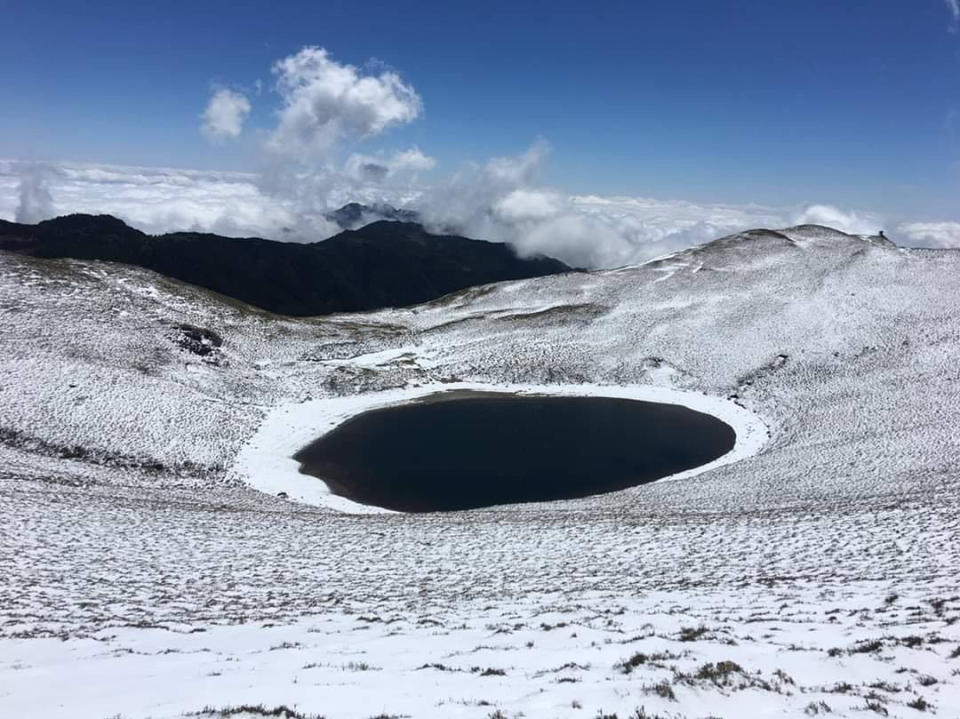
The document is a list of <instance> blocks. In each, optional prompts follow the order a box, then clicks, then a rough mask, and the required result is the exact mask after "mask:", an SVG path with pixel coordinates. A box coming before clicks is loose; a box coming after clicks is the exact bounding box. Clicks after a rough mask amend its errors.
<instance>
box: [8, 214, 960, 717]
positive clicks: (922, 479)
mask: <svg viewBox="0 0 960 719" xmlns="http://www.w3.org/2000/svg"><path fill="white" fill-rule="evenodd" d="M958 317H960V257H958V255H957V253H954V252H950V251H922V250H902V249H898V248H896V247H894V246H892V245H890V244H887V243H885V242H883V241H882V240H879V239H876V238H861V237H854V236H848V235H843V234H841V233H836V232H833V231H829V230H826V229H823V228H816V227H803V228H793V229H791V230H786V231H783V232H782V233H771V232H752V233H743V234H741V235H737V236H733V237H731V238H727V239H724V240H721V241H718V242H715V243H711V244H709V245H706V246H703V247H699V248H694V249H692V250H688V251H685V252H682V253H679V254H677V255H674V256H671V257H668V258H664V259H662V260H659V261H655V262H652V263H647V264H645V265H641V266H638V267H630V268H624V269H622V270H615V271H609V272H599V273H591V274H571V275H566V276H559V277H553V278H543V279H539V280H530V281H523V282H515V283H507V284H503V285H497V286H490V287H483V288H477V289H474V290H468V291H465V292H462V293H459V294H457V295H454V296H450V297H447V298H443V299H442V300H438V301H436V302H433V303H430V304H428V305H423V306H420V307H417V308H412V309H404V310H391V311H384V312H379V313H370V314H364V315H352V316H346V315H342V316H336V317H330V318H322V319H317V320H292V319H286V318H278V317H274V316H271V315H268V314H265V313H261V312H258V311H256V310H253V309H251V308H249V307H245V306H241V305H239V304H237V303H234V302H230V301H227V300H224V299H223V298H219V297H217V296H214V295H211V294H209V293H206V292H203V291H200V290H197V289H195V288H191V287H187V286H183V285H179V284H177V283H173V282H169V281H167V280H164V279H163V278H160V277H158V276H156V275H153V274H151V273H148V272H143V271H139V270H135V269H131V268H125V267H119V266H110V265H105V264H97V263H83V262H63V261H57V262H50V261H37V260H31V259H28V258H22V257H16V256H12V255H2V256H0V338H2V343H3V349H4V352H3V353H2V356H0V364H2V367H0V372H2V377H3V378H4V379H3V381H2V383H0V512H2V515H3V517H4V521H3V522H2V523H0V573H2V576H3V581H2V582H0V715H3V716H44V717H47V716H63V717H71V718H73V717H105V716H122V717H147V716H150V717H180V716H185V715H191V714H194V715H196V714H199V715H200V716H258V715H263V714H265V713H267V714H270V713H273V714H272V715H280V714H282V713H283V712H284V711H286V710H289V711H288V713H289V715H291V716H297V715H302V716H314V715H317V716H326V717H328V718H329V719H339V718H340V717H343V718H346V719H350V718H361V719H366V718H368V717H377V716H410V717H478V718H479V717H518V716H526V717H586V718H588V719H595V718H596V717H602V716H614V715H616V716H618V717H620V718H621V719H623V718H624V717H643V716H649V717H653V716H661V717H690V718H693V717H745V716H758V717H759V716H805V715H811V716H814V715H830V716H853V717H861V716H871V715H874V714H876V715H880V716H902V717H913V716H921V715H923V714H925V713H935V714H936V715H938V716H944V717H954V716H960V688H958V685H960V625H958V623H957V619H958V618H960V580H958V579H957V577H956V575H957V574H958V569H960V519H958V517H960V512H958V509H960V507H958V505H960V502H958V498H960V492H958V478H957V467H958V464H960V440H958V438H957V434H956V427H957V426H958V424H960V384H958V380H960V370H958V369H957V364H956V357H957V356H958V354H960V321H958V319H957V318H958ZM182 325H190V326H194V327H203V328H207V329H210V330H213V331H215V332H216V333H218V334H219V335H220V336H222V337H223V340H224V342H223V345H222V347H220V348H219V349H213V350H211V351H209V352H207V353H205V354H204V353H197V351H196V350H197V347H196V346H195V344H194V345H191V343H190V342H188V341H185V334H184V333H185V332H186V330H185V329H184V328H183V327H182ZM440 386H443V387H447V388H456V387H472V388H483V387H492V388H498V389H504V388H510V389H512V390H517V391H519V390H521V389H522V388H536V391H550V392H580V391H587V390H585V389H584V387H588V388H589V391H591V392H593V391H596V392H597V393H618V392H639V393H641V394H642V393H653V394H656V393H661V395H662V396H670V397H681V396H682V397H687V398H698V399H695V400H690V401H697V402H703V403H706V404H711V405H712V406H713V408H714V409H715V410H717V411H723V409H722V408H724V407H726V408H728V409H729V411H731V412H734V413H739V414H738V416H739V417H741V419H742V420H743V421H744V422H745V423H747V424H745V425H742V426H740V425H735V426H738V429H741V434H742V435H744V436H746V435H747V434H750V436H751V438H752V439H751V442H753V444H750V445H749V451H743V452H742V454H739V455H737V456H736V457H735V459H737V461H735V462H729V463H725V464H720V465H718V466H716V467H714V468H712V469H708V471H705V472H702V473H700V474H695V475H691V476H685V477H680V478H677V479H676V480H675V481H661V482H658V483H655V484H651V485H646V486H642V487H637V488H633V489H630V490H626V491H623V492H617V493H613V494H608V495H602V496H598V497H591V498H586V499H583V500H576V501H570V502H557V503H542V504H528V505H519V506H510V507H496V508H490V509H487V510H480V511H473V512H462V513H450V514H432V515H404V514H396V513H354V511H355V510H357V507H356V506H348V505H344V504H338V503H337V501H336V499H335V498H331V497H330V495H328V494H326V493H325V492H324V491H323V488H322V487H318V486H317V480H314V479H312V478H309V477H305V476H304V477H300V476H298V475H296V474H294V473H292V472H291V471H290V465H289V455H288V454H287V452H288V450H289V449H290V446H293V445H294V444H296V443H297V442H299V441H300V439H301V438H302V437H304V436H306V437H312V436H313V435H312V433H313V432H315V431H322V428H323V427H322V424H323V422H327V423H328V424H329V422H335V421H338V419H337V418H338V417H340V418H342V417H343V416H346V415H349V414H351V413H353V412H355V411H360V410H362V409H363V408H364V407H368V406H374V405H376V404H380V403H383V402H388V401H395V400H396V399H397V398H400V399H402V398H405V397H407V396H416V395H419V394H421V393H425V392H429V391H433V390H434V389H435V388H436V387H440ZM576 388H580V389H579V390H578V389H576ZM637 388H640V389H637ZM646 396H648V397H649V396H652V395H650V394H647V395H646ZM337 407H339V408H340V409H336V408H337ZM718 408H719V409H718ZM324 412H328V413H330V414H329V415H324V414H323V413H324ZM721 416H722V415H721ZM751 423H752V424H751ZM747 426H749V427H752V428H753V430H751V431H750V432H749V433H748V432H746V430H745V429H744V428H745V427H747ZM761 427H762V428H764V429H765V432H764V431H763V430H761V429H760V428H761ZM766 432H768V433H769V435H768V436H767V434H766ZM761 433H762V434H763V436H761ZM761 440H762V441H761ZM294 469H295V466H294ZM298 480H299V481H300V482H302V487H303V489H302V490H301V489H300V488H299V487H296V486H295V485H296V482H297V481H298ZM277 483H279V484H277ZM278 487H282V488H283V491H288V490H289V491H288V494H289V497H288V498H286V499H284V498H281V497H278V496H276V492H277V491H280V489H278ZM260 490H264V491H260ZM301 499H302V500H305V501H300V500H301ZM340 510H347V511H340ZM283 708H286V709H283Z"/></svg>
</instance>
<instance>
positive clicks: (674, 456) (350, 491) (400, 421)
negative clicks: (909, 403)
mask: <svg viewBox="0 0 960 719" xmlns="http://www.w3.org/2000/svg"><path fill="white" fill-rule="evenodd" d="M734 440H735V434H734V431H733V429H732V428H731V427H730V426H729V425H727V424H725V423H724V422H722V421H720V420H719V419H717V418H716V417H712V416H710V415H707V414H702V413H700V412H695V411H693V410H690V409H687V408H686V407H679V406H676V405H668V404H657V403H653V402H639V401H635V400H625V399H613V398H609V397H516V396H510V395H501V394H492V393H469V394H465V393H460V394H458V395H455V396H453V397H444V396H442V395H438V396H434V397H431V398H427V399H426V400H421V401H419V402H415V403H411V404H406V405H401V406H397V407H388V408H385V409H378V410H373V411H370V412H367V413H365V414H361V415H358V416H356V417H354V418H353V419H350V420H348V421H347V422H345V423H344V424H342V425H340V426H339V427H337V428H336V429H334V430H333V431H332V432H330V433H328V434H326V435H325V436H323V437H321V438H319V439H318V440H316V441H314V442H313V443H312V444H310V445H308V446H306V447H304V448H303V449H302V450H300V451H299V452H298V453H297V454H296V455H295V459H297V460H298V461H299V462H300V463H301V467H300V471H301V472H304V473H306V474H311V475H314V476H316V477H320V478H322V479H323V480H324V481H325V482H326V483H327V484H328V485H329V486H330V489H331V491H333V492H334V493H336V494H339V495H341V496H344V497H347V498H349V499H352V500H354V501H357V502H361V503H363V504H372V505H377V506H380V507H386V508H388V509H397V510H401V511H406V512H430V511H449V510H457V509H471V508H475V507H487V506H491V505H495V504H511V503H516V502H534V501H543V500H552V499H569V498H574V497H584V496H587V495H591V494H600V493H602V492H612V491H615V490H618V489H624V488H626V487H631V486H633V485H637V484H644V483H646V482H651V481H653V480H655V479H659V478H660V477H665V476H667V475H670V474H674V473H676V472H681V471H683V470H685V469H691V468H693V467H697V466H699V465H701V464H706V463H707V462H710V461H711V460H714V459H716V458H717V457H720V456H721V455H723V454H726V453H727V452H728V451H730V450H731V449H732V448H733V444H734Z"/></svg>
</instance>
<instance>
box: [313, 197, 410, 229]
mask: <svg viewBox="0 0 960 719" xmlns="http://www.w3.org/2000/svg"><path fill="white" fill-rule="evenodd" d="M324 217H326V218H327V219H328V220H330V221H331V222H335V223H336V224H337V225H339V226H340V227H341V228H343V229H344V230H356V229H359V228H360V227H363V226H364V225H369V224H370V223H371V222H377V221H380V220H389V221H391V222H420V213H419V212H416V211H415V210H406V209H402V208H397V207H394V206H393V205H388V204H385V203H374V204H372V205H367V204H363V203H361V202H348V203H347V204H345V205H344V206H343V207H341V208H339V209H336V210H333V211H332V212H328V213H327V214H326V215H324Z"/></svg>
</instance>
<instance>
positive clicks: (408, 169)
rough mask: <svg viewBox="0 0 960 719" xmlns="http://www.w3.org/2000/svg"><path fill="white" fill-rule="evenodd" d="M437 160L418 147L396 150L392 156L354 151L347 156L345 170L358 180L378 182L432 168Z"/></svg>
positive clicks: (348, 174)
mask: <svg viewBox="0 0 960 719" xmlns="http://www.w3.org/2000/svg"><path fill="white" fill-rule="evenodd" d="M436 164H437V162H436V160H434V159H433V158H432V157H429V156H427V155H425V154H423V152H422V151H421V150H420V149H419V148H417V147H413V148H410V149H409V150H402V151H400V152H396V153H394V154H393V155H391V156H390V157H380V156H372V155H364V154H362V153H354V154H352V155H350V157H349V158H347V161H346V163H345V164H344V168H343V171H344V172H345V173H346V175H347V176H348V177H350V178H352V179H354V180H357V181H358V182H370V183H377V182H382V181H384V180H387V179H389V178H391V177H395V176H397V175H402V174H415V173H417V172H426V171H427V170H432V169H433V168H434V167H435V166H436Z"/></svg>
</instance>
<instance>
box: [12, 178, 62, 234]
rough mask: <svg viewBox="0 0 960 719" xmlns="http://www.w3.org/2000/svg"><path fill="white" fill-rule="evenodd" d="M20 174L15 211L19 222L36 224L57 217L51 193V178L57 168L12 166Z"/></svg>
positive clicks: (15, 216)
mask: <svg viewBox="0 0 960 719" xmlns="http://www.w3.org/2000/svg"><path fill="white" fill-rule="evenodd" d="M11 170H14V171H16V172H17V174H19V179H20V186H19V188H18V192H17V194H18V203H17V209H16V211H15V213H14V218H15V219H16V221H17V222H23V223H26V224H35V223H37V222H40V221H41V220H49V219H50V218H51V217H56V210H55V208H54V206H53V196H52V195H51V194H50V178H51V176H52V175H53V174H55V170H54V169H53V168H51V167H48V166H47V165H42V164H26V165H22V166H20V167H18V168H13V167H11Z"/></svg>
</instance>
